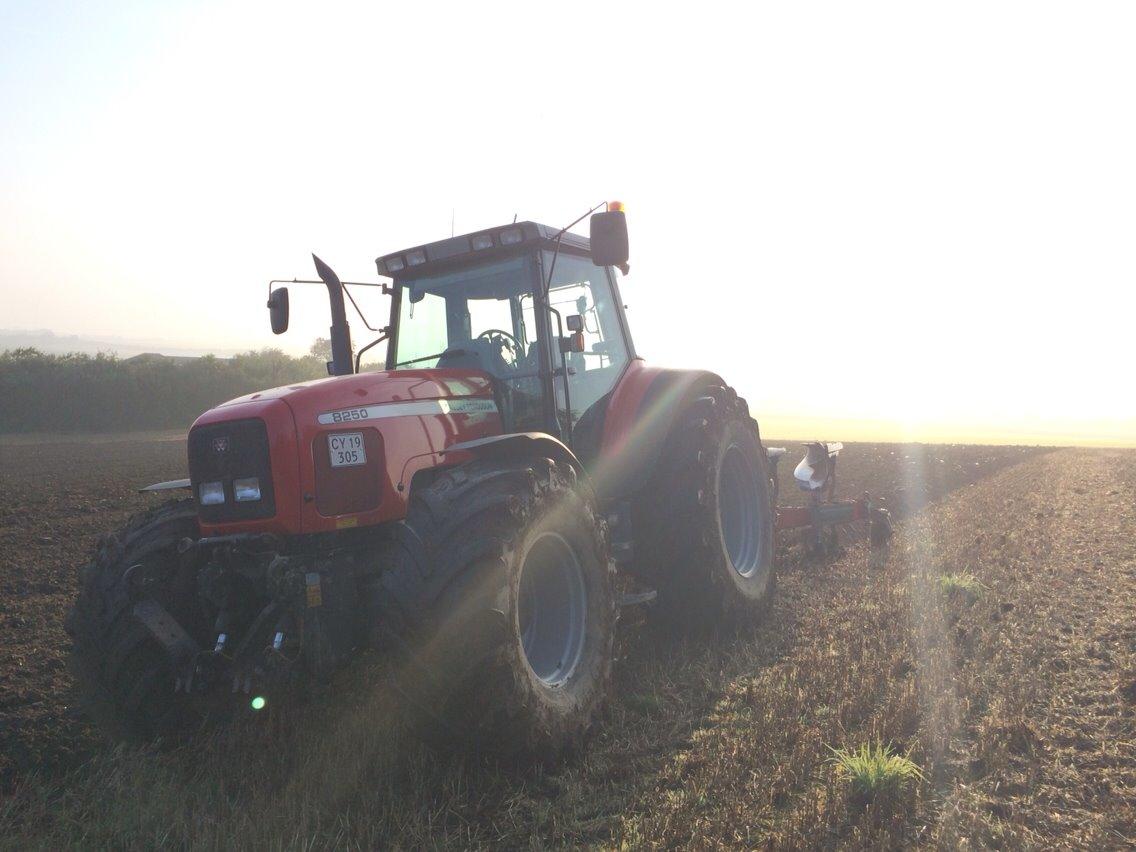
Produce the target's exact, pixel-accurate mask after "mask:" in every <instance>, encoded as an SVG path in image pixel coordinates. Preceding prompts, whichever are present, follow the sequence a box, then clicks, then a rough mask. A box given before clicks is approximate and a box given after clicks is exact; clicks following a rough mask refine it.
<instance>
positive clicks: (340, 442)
mask: <svg viewBox="0 0 1136 852" xmlns="http://www.w3.org/2000/svg"><path fill="white" fill-rule="evenodd" d="M327 448H328V450H329V451H330V452H331V466H332V467H354V466H355V465H357V464H366V463H367V451H366V449H365V448H364V447H363V433H362V432H337V433H335V434H334V435H328V436H327Z"/></svg>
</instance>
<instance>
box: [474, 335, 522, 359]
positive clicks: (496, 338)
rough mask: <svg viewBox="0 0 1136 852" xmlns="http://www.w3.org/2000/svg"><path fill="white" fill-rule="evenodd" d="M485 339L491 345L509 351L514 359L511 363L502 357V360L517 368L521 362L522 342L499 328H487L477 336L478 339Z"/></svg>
mask: <svg viewBox="0 0 1136 852" xmlns="http://www.w3.org/2000/svg"><path fill="white" fill-rule="evenodd" d="M483 337H484V338H485V339H486V340H487V341H489V342H490V343H495V344H497V346H499V347H500V348H501V349H508V350H509V351H510V352H511V353H512V354H513V358H512V360H511V361H505V359H504V358H503V357H502V358H501V360H502V361H505V363H506V364H508V365H509V366H511V367H516V366H517V363H518V362H519V361H520V360H521V342H520V341H519V340H517V338H515V337H513V335H511V334H509V332H507V331H502V330H501V329H499V328H487V329H485V331H483V332H481V334H479V335H477V339H478V340H481V338H483Z"/></svg>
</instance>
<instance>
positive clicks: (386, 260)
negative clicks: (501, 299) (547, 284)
mask: <svg viewBox="0 0 1136 852" xmlns="http://www.w3.org/2000/svg"><path fill="white" fill-rule="evenodd" d="M558 236H559V237H560V248H561V250H566V251H569V252H572V253H573V254H577V253H580V254H588V253H589V252H590V249H591V244H590V242H589V240H588V238H587V237H581V236H580V235H579V234H573V233H572V232H571V231H563V233H562V229H560V228H553V227H550V226H549V225H542V224H540V223H539V222H514V223H512V224H509V225H501V226H499V227H496V228H488V229H486V230H482V231H473V232H471V233H468V234H462V235H461V236H458V237H449V238H448V239H444V240H438V241H437V242H433V243H425V244H424V245H420V246H413V247H411V248H408V249H403V250H402V251H397V252H394V253H393V254H386V255H382V256H380V257H378V258H376V260H375V265H376V266H377V267H378V269H379V275H385V276H388V277H391V278H404V277H415V276H417V275H419V274H422V273H424V272H428V271H434V270H437V269H439V268H442V267H452V266H458V265H460V264H461V263H462V262H468V261H476V260H481V259H487V258H489V257H495V256H499V255H502V254H513V253H515V252H516V251H517V250H518V249H531V248H536V247H545V248H553V247H554V246H555V245H556V240H557V237H558Z"/></svg>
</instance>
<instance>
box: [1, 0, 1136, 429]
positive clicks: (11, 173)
mask: <svg viewBox="0 0 1136 852" xmlns="http://www.w3.org/2000/svg"><path fill="white" fill-rule="evenodd" d="M1134 42H1136V7H1134V6H1132V5H1131V4H1125V3H1106V2H1102V3H1093V4H1069V3H1046V2H1028V3H1012V2H1004V3H989V2H983V3H969V2H956V3H950V4H929V3H910V2H900V3H863V4H849V3H810V4H785V3H778V4H772V3H769V4H766V3H754V4H737V3H730V4H716V3H700V4H681V5H679V4H668V3H656V4H650V5H646V4H634V5H633V4H616V3H611V2H607V3H599V4H592V3H578V2H562V3H557V4H534V3H479V4H471V3H455V4H438V3H429V2H415V3H401V4H385V3H366V4H338V3H320V4H296V5H291V4H288V3H282V2H273V3H245V2H228V3H210V2H194V3H161V2H152V1H151V2H145V3H133V2H103V3H98V4H79V3H74V4H69V3H59V2H51V0H46V2H34V3H33V2H28V3H19V2H12V0H5V2H3V3H0V104H3V107H2V108H0V328H26V329H38V328H49V329H52V330H53V331H55V332H57V333H61V334H82V335H97V336H103V337H105V336H117V337H123V338H133V339H146V340H161V341H165V342H167V344H168V345H169V346H170V347H187V346H189V347H205V348H216V349H225V350H231V349H250V348H261V347H265V346H280V347H282V348H285V349H287V350H288V351H292V352H296V353H300V352H304V351H306V350H307V348H308V346H309V344H310V343H311V341H312V339H313V338H314V337H316V336H317V335H324V336H326V334H327V325H328V314H327V305H326V297H325V295H324V293H323V291H322V290H321V289H320V288H314V287H312V288H308V289H307V290H304V289H303V288H299V287H297V288H293V293H292V317H293V322H292V329H291V330H290V331H289V333H288V334H287V335H286V336H283V337H279V338H277V337H273V335H272V334H271V332H270V331H269V328H268V317H267V312H266V311H265V308H264V302H265V296H266V291H267V282H268V280H269V279H270V278H291V277H301V278H308V277H314V276H313V273H314V270H313V269H312V265H311V259H310V254H311V252H315V253H317V254H319V255H320V256H321V257H322V258H323V259H324V260H326V261H327V262H328V263H330V264H331V265H332V266H333V267H334V268H335V269H336V270H337V271H338V273H339V275H340V277H341V278H343V279H345V280H360V281H377V280H378V279H377V275H376V270H375V267H374V258H375V257H376V256H378V255H380V254H385V253H388V252H391V251H395V250H397V249H400V248H404V247H406V246H409V245H415V244H419V243H423V242H429V241H431V240H435V239H440V238H443V237H446V236H449V234H450V229H451V222H452V223H453V226H454V228H455V229H456V231H457V232H458V233H463V232H468V231H472V230H475V229H478V228H483V227H489V226H493V225H498V224H503V223H506V222H509V221H512V219H513V217H514V215H516V216H518V217H519V218H520V219H533V220H536V221H540V222H545V223H547V224H551V225H563V224H567V223H568V222H570V221H572V220H573V219H575V218H576V217H577V216H579V215H580V214H581V213H583V212H584V211H585V210H587V209H588V208H589V207H591V206H593V205H595V204H596V203H598V202H600V201H603V200H605V199H619V200H622V201H623V202H624V203H625V204H626V208H627V212H628V223H629V230H630V235H631V266H632V269H631V274H630V275H629V276H628V277H627V279H626V281H625V284H624V292H623V295H624V299H625V301H626V302H627V305H628V316H629V319H630V322H631V325H632V329H633V336H634V339H635V344H636V347H637V349H638V350H639V353H640V354H641V355H643V356H644V357H646V358H647V360H648V361H650V362H654V363H660V364H664V365H671V366H689V367H705V368H709V369H712V370H715V371H716V372H718V373H720V374H721V375H722V376H724V377H725V378H726V379H727V380H728V381H729V382H730V383H731V384H733V385H735V386H736V387H737V388H738V390H739V391H740V392H741V393H742V394H743V395H745V396H746V397H747V398H748V400H749V401H750V406H751V409H752V410H753V411H754V413H755V414H756V415H757V416H758V418H759V420H761V422H762V423H763V431H764V432H765V434H780V435H783V436H786V437H797V436H817V437H822V438H828V439H833V440H839V439H847V440H854V439H869V438H879V439H882V440H892V439H896V438H907V439H914V440H957V441H974V440H987V441H997V442H1019V441H1020V442H1025V443H1050V442H1059V443H1089V444H1095V443H1104V444H1108V443H1113V444H1123V445H1133V446H1136V394H1134V393H1133V392H1132V387H1133V385H1134V384H1136V382H1134V381H1133V364H1134V362H1136V356H1134V354H1133V337H1134V334H1133V317H1134V315H1136V312H1134V310H1133V309H1134V308H1136V296H1134V294H1133V290H1134V287H1136V251H1134V244H1133V239H1134V235H1136V156H1134V155H1133V152H1134V151H1136V107H1134V105H1136V97H1134V95H1136V91H1134V89H1136V51H1133V50H1132V49H1131V46H1132V44H1133V43H1134ZM361 302H362V304H363V305H364V307H365V309H366V310H368V312H369V314H371V315H372V316H371V317H370V318H371V319H372V323H371V324H372V325H378V324H379V323H378V322H377V321H376V320H379V319H381V318H383V316H384V315H385V311H386V300H385V298H384V297H382V296H379V295H377V294H375V293H373V292H370V291H369V292H367V293H365V294H364V296H363V297H362V300H361ZM360 331H361V329H356V339H357V340H361V339H365V338H364V337H363V335H362V334H360ZM790 433H792V434H790Z"/></svg>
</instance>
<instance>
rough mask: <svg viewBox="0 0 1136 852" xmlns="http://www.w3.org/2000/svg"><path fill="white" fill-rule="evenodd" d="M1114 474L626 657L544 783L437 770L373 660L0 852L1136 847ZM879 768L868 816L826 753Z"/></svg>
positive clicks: (1053, 464) (1048, 483)
mask: <svg viewBox="0 0 1136 852" xmlns="http://www.w3.org/2000/svg"><path fill="white" fill-rule="evenodd" d="M1104 455H1107V456H1108V460H1109V462H1110V464H1112V465H1114V466H1115V469H1114V472H1113V474H1112V477H1111V478H1108V479H1106V477H1105V475H1104V474H1103V473H1102V472H1101V471H1102V470H1103V469H1104V467H1103V466H1102V465H1101V464H1099V463H1098V462H1099V460H1100V458H1101V457H1102V454H1101V453H1095V454H1089V453H1085V452H1080V451H1062V452H1058V453H1052V454H1048V455H1043V456H1036V457H1034V458H1032V459H1030V460H1028V461H1026V462H1024V463H1022V464H1020V465H1017V466H1015V467H1012V468H1009V469H1006V470H1003V471H1002V472H1001V473H999V474H997V475H996V476H994V477H992V478H990V479H987V480H984V481H980V482H978V483H977V484H975V485H973V486H971V487H969V488H964V489H961V490H959V491H956V492H955V493H953V494H951V495H948V496H947V497H946V498H945V499H944V500H943V501H942V502H940V503H938V504H937V505H934V506H932V507H931V508H929V509H928V510H927V511H925V512H923V513H921V514H919V515H918V516H916V517H914V518H912V519H910V520H908V521H906V522H905V523H904V524H903V525H901V528H900V531H899V534H898V536H897V539H896V541H895V543H894V545H893V547H892V549H891V556H890V558H889V559H888V561H887V563H886V564H885V565H884V566H882V567H881V568H876V569H873V568H872V567H870V566H869V564H868V563H869V560H868V559H867V554H866V552H865V546H864V545H863V544H862V543H851V544H849V546H848V549H847V551H846V553H845V554H844V555H843V556H842V557H840V558H839V559H837V560H835V561H833V562H831V563H829V564H827V565H817V564H815V563H814V564H807V563H802V562H794V561H793V560H792V558H790V559H789V560H787V562H788V564H787V566H786V569H785V571H784V573H783V575H782V576H781V578H780V581H779V589H778V592H777V595H776V598H775V602H774V604H773V606H772V608H771V611H770V612H769V614H768V616H767V618H766V619H765V620H764V621H763V622H762V623H761V624H760V625H758V626H756V627H752V628H747V629H744V630H741V631H738V632H735V633H732V634H730V635H727V636H722V637H719V638H718V640H717V641H716V642H713V643H705V642H700V641H682V640H672V639H667V638H666V637H660V636H659V635H657V634H656V633H655V632H653V631H652V630H650V629H644V630H634V629H628V630H624V631H622V632H621V648H620V654H621V657H622V659H621V660H620V664H619V666H618V667H617V675H616V677H617V686H616V697H615V700H614V701H613V703H612V706H611V709H610V710H609V711H608V713H607V718H606V719H605V723H604V725H603V727H602V728H601V730H600V731H598V733H597V735H596V737H595V738H594V740H593V742H592V744H591V747H590V748H589V749H588V751H587V752H586V753H585V754H584V755H583V756H582V757H581V758H580V759H579V760H577V761H574V762H571V763H569V764H568V765H566V766H564V767H562V768H559V769H557V770H555V771H544V770H541V769H531V768H530V769H518V768H515V767H505V766H500V765H498V764H496V763H495V762H494V761H493V759H492V757H491V756H483V755H466V756H463V757H440V756H437V755H434V754H431V753H430V752H428V751H426V750H425V749H423V748H422V747H420V746H419V745H417V744H416V743H414V742H412V741H410V740H408V739H407V738H406V737H404V736H403V735H402V734H401V732H400V729H399V728H398V726H397V725H395V724H394V722H393V719H394V710H393V704H392V702H391V698H390V693H389V689H388V688H387V685H386V683H387V682H386V677H385V671H384V669H383V667H382V664H381V663H372V662H369V663H366V664H361V665H359V666H357V667H356V668H355V669H354V670H353V671H350V672H346V673H345V675H344V677H343V678H341V682H340V683H339V684H337V685H335V686H334V687H333V688H332V689H331V690H329V692H328V694H327V695H326V696H324V697H322V698H320V699H318V700H316V701H315V702H313V703H312V704H310V705H309V706H307V707H305V708H303V709H301V710H299V711H293V712H291V713H289V714H288V715H287V716H281V715H279V714H277V713H276V712H275V711H274V710H273V708H269V710H268V711H266V713H265V714H264V718H260V719H256V720H254V722H250V723H249V724H246V725H243V726H240V727H238V728H234V729H230V730H225V731H218V732H215V733H212V734H209V735H202V736H201V737H199V738H198V739H197V740H196V741H195V742H193V743H192V744H191V745H190V746H189V747H186V748H182V749H178V750H174V751H170V752H157V751H154V750H152V749H127V748H118V749H105V750H101V751H98V752H96V754H95V756H94V757H93V759H92V760H91V761H90V762H89V763H88V764H86V765H85V766H83V767H80V768H79V769H77V770H74V771H72V772H70V773H69V774H67V775H65V776H62V777H46V776H45V777H42V778H41V777H37V776H34V775H33V776H30V777H28V778H26V779H24V780H23V781H22V782H21V783H20V785H19V786H18V787H17V789H16V790H15V792H14V793H13V794H12V795H11V796H9V797H8V798H7V799H6V800H4V801H3V802H0V845H4V846H11V847H15V846H20V847H22V848H27V847H33V848H34V847H58V846H74V845H81V846H114V847H132V848H142V847H146V848H149V847H153V846H156V845H163V846H175V847H184V848H189V847H192V848H206V849H212V848H233V847H242V848H265V849H294V848H302V849H324V848H341V847H357V848H374V847H379V846H382V847H398V848H418V847H424V846H425V847H432V846H433V847H440V846H479V845H480V846H506V847H513V848H517V847H542V846H565V845H571V846H580V845H584V846H589V845H590V846H602V847H615V846H624V847H628V848H637V847H659V846H667V847H710V846H728V847H743V846H744V847H755V846H761V847H767V848H834V847H843V848H861V847H862V848H886V847H895V846H900V845H905V846H909V845H925V846H934V847H940V848H960V847H966V846H986V847H1010V848H1016V847H1034V848H1042V847H1050V846H1053V845H1068V846H1078V847H1094V848H1116V847H1120V846H1124V845H1125V844H1128V843H1133V842H1136V810H1134V809H1136V805H1134V804H1133V803H1134V802H1136V746H1134V743H1136V727H1134V722H1133V709H1134V704H1133V702H1134V701H1136V601H1134V599H1133V585H1134V580H1136V545H1134V543H1133V536H1132V531H1133V529H1136V510H1134V509H1133V507H1134V506H1136V457H1134V456H1133V455H1132V454H1124V453H1112V454H1108V453H1105V454H1104ZM1090 462H1091V463H1090ZM950 576H953V577H955V578H958V577H960V576H961V577H968V578H969V580H967V581H966V582H964V583H963V584H962V585H961V586H959V585H958V584H956V583H954V582H951V583H945V582H944V580H943V578H944V577H950ZM970 580H972V581H973V584H971V583H970ZM966 587H969V590H967V589H966ZM960 590H961V591H960ZM636 617H637V616H634V615H632V616H631V617H630V618H629V619H628V620H634V619H635V618H636ZM629 626H630V625H629ZM1130 693H1131V694H1130ZM874 745H880V746H881V747H883V746H886V747H887V748H888V749H890V757H892V758H894V757H902V758H904V759H905V760H908V761H910V763H911V767H912V770H911V771H907V772H906V773H905V775H904V780H903V782H902V783H896V784H894V785H891V784H883V785H881V786H879V787H878V788H877V789H876V790H875V791H874V792H873V794H872V795H867V796H865V795H863V794H862V791H859V790H858V788H857V786H856V785H855V783H853V782H852V781H850V778H849V775H848V773H847V771H846V769H843V768H841V763H840V761H835V762H834V760H833V750H834V749H835V750H837V751H839V750H844V751H843V753H844V754H846V755H855V754H859V753H860V750H861V749H864V748H866V749H867V752H865V753H866V754H867V755H869V756H873V755H874V756H876V757H879V756H880V754H881V753H882V751H874V750H873V746H874Z"/></svg>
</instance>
